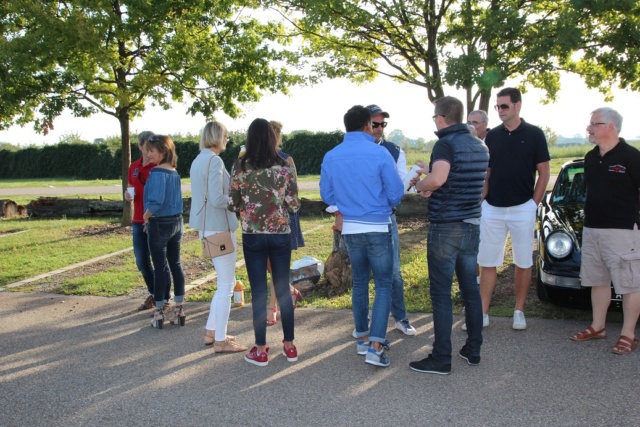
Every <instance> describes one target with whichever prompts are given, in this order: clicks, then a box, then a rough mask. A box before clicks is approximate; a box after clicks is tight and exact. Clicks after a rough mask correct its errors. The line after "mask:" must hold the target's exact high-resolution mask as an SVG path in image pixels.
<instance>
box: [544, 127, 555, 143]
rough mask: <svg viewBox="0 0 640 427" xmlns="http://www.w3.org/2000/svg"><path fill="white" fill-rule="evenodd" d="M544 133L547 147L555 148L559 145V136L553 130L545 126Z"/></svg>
mask: <svg viewBox="0 0 640 427" xmlns="http://www.w3.org/2000/svg"><path fill="white" fill-rule="evenodd" d="M542 132H544V137H545V138H546V139H547V145H550V146H552V147H555V146H556V145H557V144H558V134H557V133H556V132H555V131H554V130H553V129H551V128H550V127H549V126H544V127H543V128H542Z"/></svg>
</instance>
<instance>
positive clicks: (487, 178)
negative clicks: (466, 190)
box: [482, 168, 491, 202]
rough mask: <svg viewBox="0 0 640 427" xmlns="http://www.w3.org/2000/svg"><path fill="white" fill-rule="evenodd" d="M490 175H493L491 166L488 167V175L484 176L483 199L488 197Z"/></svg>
mask: <svg viewBox="0 0 640 427" xmlns="http://www.w3.org/2000/svg"><path fill="white" fill-rule="evenodd" d="M489 175H491V168H487V176H486V177H485V178H484V186H483V187H482V201H483V202H484V199H486V198H487V194H489Z"/></svg>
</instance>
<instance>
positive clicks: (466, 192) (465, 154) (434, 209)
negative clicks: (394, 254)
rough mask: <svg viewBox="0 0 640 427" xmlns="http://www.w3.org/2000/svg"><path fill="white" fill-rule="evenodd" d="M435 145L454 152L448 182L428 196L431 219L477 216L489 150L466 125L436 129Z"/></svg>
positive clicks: (446, 219) (455, 219)
mask: <svg viewBox="0 0 640 427" xmlns="http://www.w3.org/2000/svg"><path fill="white" fill-rule="evenodd" d="M437 135H438V136H439V137H440V139H439V140H438V142H437V143H436V144H446V145H448V146H449V148H450V150H451V153H452V154H453V163H452V164H451V169H450V171H449V177H448V178H447V181H446V182H445V183H444V184H443V185H442V187H440V188H439V189H437V190H436V191H434V192H433V195H432V196H431V198H430V199H429V213H428V218H429V221H430V222H434V223H435V222H441V223H444V222H457V221H462V220H465V219H470V218H480V213H481V209H480V205H481V203H482V188H483V186H484V180H485V177H486V176H487V168H488V167H489V149H488V148H487V146H486V145H485V144H484V143H483V142H482V141H480V140H479V139H478V138H476V137H475V136H473V135H471V134H470V133H469V129H468V128H467V125H466V124H462V123H459V124H456V125H453V126H449V127H447V128H445V129H442V130H441V131H439V132H437Z"/></svg>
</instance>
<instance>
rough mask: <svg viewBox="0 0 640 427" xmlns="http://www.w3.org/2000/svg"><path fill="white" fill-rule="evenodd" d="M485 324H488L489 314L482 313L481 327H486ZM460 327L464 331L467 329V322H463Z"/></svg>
mask: <svg viewBox="0 0 640 427" xmlns="http://www.w3.org/2000/svg"><path fill="white" fill-rule="evenodd" d="M487 326H489V315H488V314H484V313H482V327H483V328H486V327H487ZM460 329H462V330H463V331H466V330H467V324H466V323H463V324H462V327H461V328H460Z"/></svg>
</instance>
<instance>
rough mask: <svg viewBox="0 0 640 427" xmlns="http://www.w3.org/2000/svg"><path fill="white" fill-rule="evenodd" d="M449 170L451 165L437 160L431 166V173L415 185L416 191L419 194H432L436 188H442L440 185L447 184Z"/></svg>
mask: <svg viewBox="0 0 640 427" xmlns="http://www.w3.org/2000/svg"><path fill="white" fill-rule="evenodd" d="M450 170H451V165H450V164H449V162H446V161H444V160H438V161H436V162H435V163H434V164H433V167H432V168H431V173H430V174H429V175H427V176H426V177H424V178H423V179H421V180H420V181H418V183H417V184H416V190H418V191H420V192H425V191H429V192H434V191H436V190H437V189H438V188H440V187H442V185H443V184H444V183H445V182H447V178H449V171H450Z"/></svg>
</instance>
